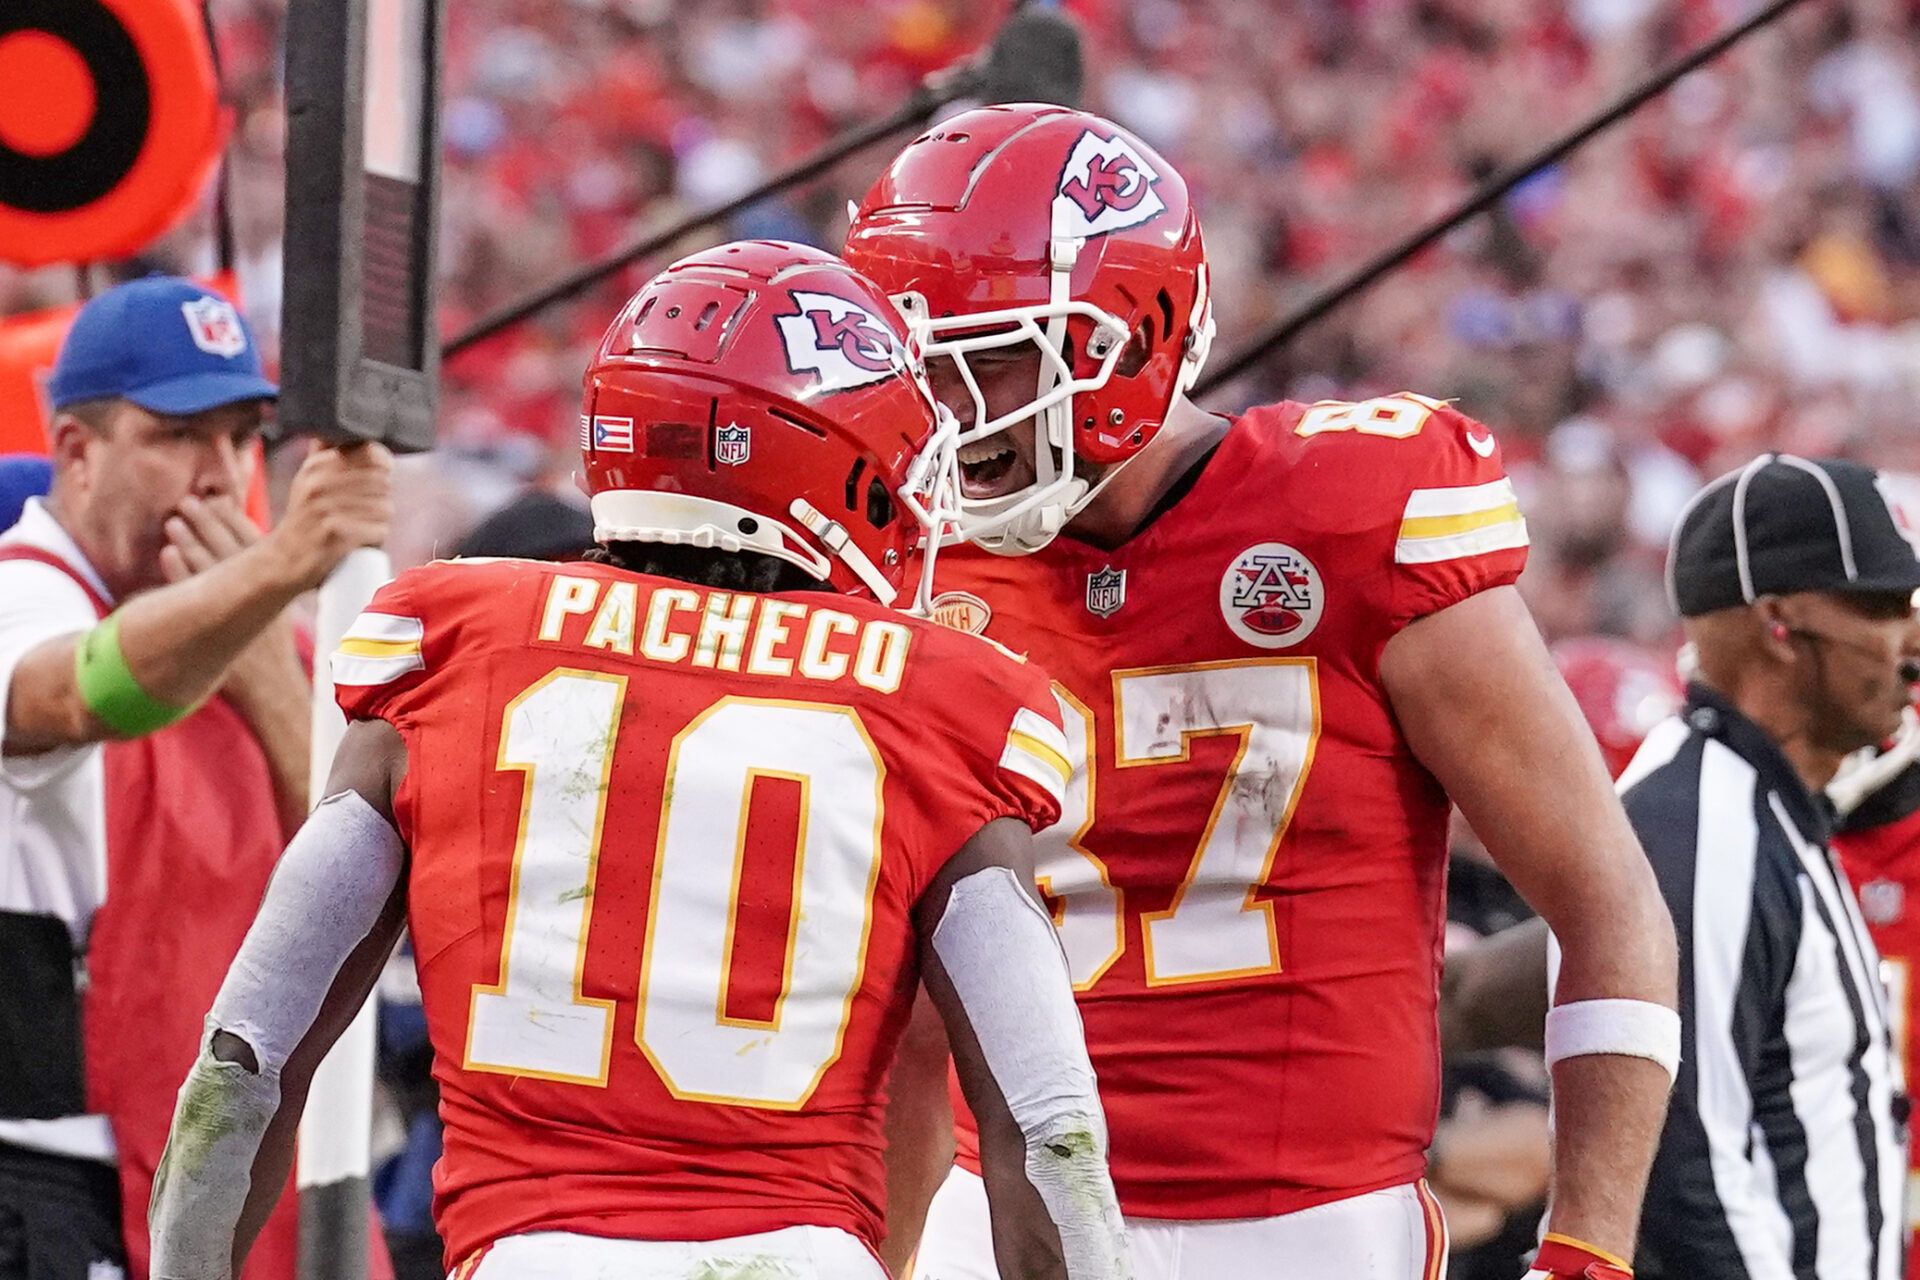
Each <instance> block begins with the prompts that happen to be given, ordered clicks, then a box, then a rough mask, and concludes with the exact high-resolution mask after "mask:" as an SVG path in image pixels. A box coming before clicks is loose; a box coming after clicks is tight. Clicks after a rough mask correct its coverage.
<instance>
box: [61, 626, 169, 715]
mask: <svg viewBox="0 0 1920 1280" xmlns="http://www.w3.org/2000/svg"><path fill="white" fill-rule="evenodd" d="M73 677H74V681H75V683H76V684H78V685H79V687H80V700H81V701H83V702H85V703H86V704H87V710H89V711H91V712H93V714H94V716H95V717H97V718H98V719H99V721H100V722H101V723H102V724H104V725H106V726H107V727H108V728H109V729H111V730H113V731H114V732H115V733H116V734H119V735H120V736H122V737H127V738H138V737H142V736H144V735H146V734H149V733H153V732H155V731H156V730H160V729H164V728H166V727H167V726H168V725H170V724H172V723H173V722H174V721H176V720H179V719H181V718H182V717H184V716H186V715H188V714H189V713H191V712H192V711H193V708H192V707H176V706H172V705H170V704H168V703H165V702H161V701H160V700H159V699H158V698H155V697H154V696H153V695H152V694H150V693H148V692H147V691H146V690H145V689H142V688H141V687H140V682H139V681H138V680H135V679H134V678H133V672H132V671H130V670H128V668H127V657H126V655H125V654H124V653H122V652H121V651H120V615H119V614H118V613H113V614H109V615H107V618H106V620H105V621H103V622H101V623H100V625H99V626H97V627H95V628H94V629H93V630H91V631H89V632H87V634H86V635H84V636H81V637H80V643H79V644H77V645H75V646H74V647H73Z"/></svg>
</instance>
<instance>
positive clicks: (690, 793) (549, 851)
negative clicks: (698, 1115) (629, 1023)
mask: <svg viewBox="0 0 1920 1280" xmlns="http://www.w3.org/2000/svg"><path fill="white" fill-rule="evenodd" d="M625 698H626V680H625V678H624V677H619V676H610V675H604V674H597V673H593V672H586V671H575V670H561V671H556V672H554V673H552V674H551V675H548V676H546V677H544V678H543V679H541V680H540V681H538V682H537V683H535V684H534V685H533V686H532V687H530V688H529V689H527V690H526V691H525V692H524V693H522V694H521V695H520V696H519V697H517V698H515V699H514V700H513V701H512V702H511V703H509V704H508V706H507V711H506V720H505V724H504V725H503V726H502V729H501V737H500V759H499V765H500V768H501V769H503V770H504V769H514V770H519V771H521V772H523V773H524V774H525V775H526V779H525V782H524V784H523V786H524V791H523V796H522V800H521V810H520V832H519V843H518V845H517V847H516V849H515V851H514V859H513V879H512V883H511V886H510V887H509V890H508V900H507V914H506V925H505V929H504V934H505V936H504V939H503V941H502V943H501V953H500V978H499V981H498V982H496V983H493V984H488V985H478V986H475V987H474V989H473V998H472V1007H471V1011H470V1016H469V1019H468V1024H467V1046H466V1055H465V1062H464V1065H465V1067H466V1068H467V1069H469V1070H474V1071H493V1072H500V1073H504V1074H507V1075H516V1076H533V1077H538V1078H541V1079H548V1080H559V1081H564V1082H568V1083H574V1084H586V1085H604V1084H605V1083H606V1082H607V1073H608V1064H609V1061H610V1058H611V1055H612V1051H613V1018H614V1002H613V1001H611V1000H606V999H593V998H589V997H587V996H584V995H583V994H582V993H581V975H582V972H583V970H584V968H585V965H586V954H587V939H588V930H589V926H590V925H591V923H592V918H593V899H594V892H595V882H596V879H597V876H598V872H599V862H600V852H601V837H602V828H603V825H604V821H605V817H606V803H607V794H608V787H609V784H610V782H611V779H612V770H613V756H614V741H615V738H616V736H617V734H618V731H619V725H620V710H621V707H622V705H623V704H624V702H625ZM759 778H778V779H783V780H786V781H790V782H794V783H797V784H798V785H799V792H800V815H799V835H798V838H797V842H796V843H797V846H798V847H797V848H796V849H795V850H794V872H793V897H792V899H791V901H790V902H789V903H788V908H789V910H788V916H787V918H788V921H789V923H788V926H787V933H786V937H785V938H784V939H779V940H776V942H777V944H778V945H779V951H780V954H782V956H783V959H782V972H781V985H780V989H779V995H778V996H777V997H776V999H775V1002H774V1006H773V1009H772V1017H771V1018H770V1019H768V1020H766V1021H760V1020H756V1019H752V1018H745V1017H732V1016H729V1015H728V1013H727V979H728V974H729V973H730V972H731V971H732V968H733V963H734V954H735V950H736V947H737V946H738V945H739V944H740V943H741V941H742V940H741V939H740V938H738V937H736V928H735V926H736V925H737V923H738V918H739V891H740V877H741V869H742V865H743V862H744V859H745V854H746V848H747V820H748V814H749V812H750V810H751V808H752V799H753V788H754V783H755V781H756V779H759ZM884 780H885V768H884V766H883V765H882V764H881V761H880V756H879V753H878V752H877V751H876V750H875V749H874V745H873V742H872V740H871V739H869V738H868V737H867V733H866V729H865V727H864V726H863V725H862V724H861V722H860V717H859V714H858V713H857V712H855V711H854V710H853V709H852V708H849V707H844V706H836V705H831V704H826V703H801V702H786V701H775V700H768V699H757V698H723V699H721V700H720V701H719V702H717V703H715V704H714V705H713V706H711V707H709V708H708V709H707V710H706V711H704V712H702V713H701V714H700V715H698V716H696V717H695V718H694V720H693V722H692V723H690V724H689V725H687V727H686V728H684V729H682V730H681V731H680V732H679V734H677V735H676V736H675V737H674V739H673V745H672V747H671V749H670V750H669V753H668V757H667V770H666V782H665V786H664V796H663V799H662V802H661V812H660V824H659V828H660V830H659V837H658V840H657V842H656V847H655V849H654V851H653V879H652V888H651V891H650V894H649V899H648V908H647V936H646V942H645V944H644V946H643V948H642V952H641V965H640V974H639V980H638V986H637V999H638V1010H637V1013H636V1015H635V1025H634V1039H635V1041H636V1042H637V1043H638V1045H639V1047H640V1050H641V1052H642V1053H644V1054H645V1055H646V1057H647V1060H648V1061H649V1062H650V1063H652V1064H653V1067H654V1069H655V1070H656V1071H657V1072H658V1073H659V1076H660V1079H661V1080H662V1082H664V1083H665V1085H666V1086H667V1089H668V1091H669V1092H671V1093H672V1094H673V1095H674V1096H676V1097H680V1098H686V1099H690V1100H694V1101H701V1102H713V1103H721V1104H725V1105H733V1106H752V1107H767V1108H774V1109H781V1110H792V1109H795V1108H798V1107H800V1106H803V1105H804V1104H805V1103H806V1101H807V1099H808V1098H809V1097H811V1096H812V1094H813V1091H814V1089H815V1088H816V1087H818V1085H819V1083H820V1079H821V1077H822V1076H824V1075H825V1074H826V1072H827V1070H828V1068H830V1067H831V1066H832V1065H833V1064H834V1062H835V1061H837V1060H838V1059H839V1056H840V1051H841V1046H842V1042H843V1040H844V1038H845V1033H846V1024H847V1019H848V1017H849V1015H850V1012H851V1009H852V1003H853V996H854V993H855V991H857V990H858V989H859V986H860V982H861V978H862V977H863V975H864V973H865V968H866V953H867V935H868V933H869V931H870V929H871V928H872V923H873V894H874V886H875V883H876V881H877V880H878V877H879V872H880V828H881V821H882V802H881V788H882V784H883V782H884ZM728 850H731V852H732V863H731V867H732V870H731V874H730V875H728V874H722V871H723V869H724V868H725V867H726V865H727V863H726V861H725V854H726V852H727V851H728ZM761 942H762V946H761V947H760V948H759V950H760V951H761V952H762V953H767V952H769V951H771V950H772V947H770V946H768V945H767V942H768V940H764V939H763V940H761Z"/></svg>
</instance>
